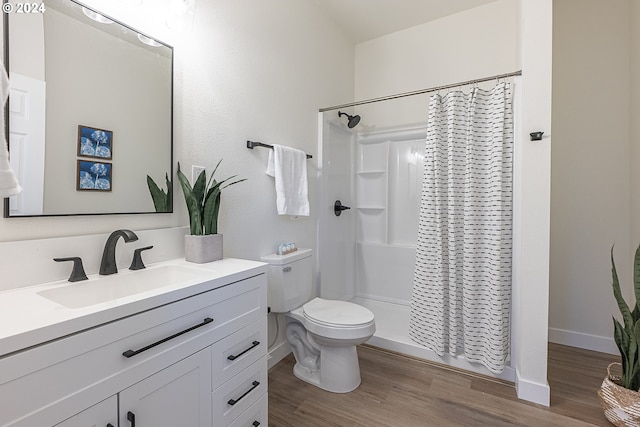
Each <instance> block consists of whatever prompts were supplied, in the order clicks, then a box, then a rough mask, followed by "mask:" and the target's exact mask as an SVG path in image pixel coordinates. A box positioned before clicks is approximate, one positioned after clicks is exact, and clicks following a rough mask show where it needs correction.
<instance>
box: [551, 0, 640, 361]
mask: <svg viewBox="0 0 640 427" xmlns="http://www.w3.org/2000/svg"><path fill="white" fill-rule="evenodd" d="M636 3H637V2H635V1H629V0H614V1H608V2H602V1H599V0H555V1H554V3H553V5H554V11H553V12H554V24H553V31H554V38H553V83H554V84H553V134H554V144H553V146H552V197H551V206H552V214H551V218H552V219H551V260H550V298H549V307H550V313H549V327H550V339H551V340H552V341H555V342H560V343H564V344H569V345H575V346H578V347H584V348H590V349H594V350H599V351H610V352H613V353H617V348H616V346H615V344H614V343H613V340H612V336H613V335H612V332H613V325H612V322H611V316H612V315H618V309H617V305H616V303H615V300H614V298H613V295H612V293H611V286H610V284H611V262H610V250H611V247H612V245H614V244H615V260H616V266H617V270H618V275H619V276H620V280H621V286H622V288H623V292H624V294H625V296H626V297H627V301H632V299H631V298H630V297H631V295H632V283H631V261H632V258H633V250H635V247H636V246H637V244H638V238H639V237H640V236H639V234H638V233H639V232H640V230H639V229H638V225H639V224H640V222H639V221H638V219H636V217H637V216H638V213H640V208H639V206H638V203H639V202H640V197H638V196H637V195H636V194H635V192H632V189H633V188H634V186H632V185H631V183H632V182H634V180H633V178H635V179H638V178H640V176H639V175H638V172H637V169H638V166H639V165H640V160H639V159H638V155H639V153H638V148H637V147H638V139H637V138H638V136H639V135H640V134H639V133H638V129H639V128H638V124H637V123H638V120H637V113H638V110H637V108H638V107H637V106H638V99H640V98H639V97H638V96H637V83H638V81H639V80H638V77H637V74H638V72H637V71H638V68H637V66H638V62H637V61H638V59H637V58H638V57H639V56H638V55H637V54H636V55H635V56H636V59H635V62H634V64H635V67H636V68H635V72H630V55H629V54H630V47H631V45H630V43H631V41H632V40H633V46H634V47H635V49H636V52H637V49H638V41H637V40H638V36H639V33H638V29H637V26H638V24H639V23H640V20H639V19H638V9H639V8H638V5H637V4H636ZM632 4H633V5H634V6H633V10H634V11H635V14H630V7H631V5H632ZM630 16H631V17H635V18H633V19H635V24H632V23H631V19H630ZM634 27H635V28H634ZM631 29H633V32H634V33H633V34H634V36H632V33H631ZM631 76H634V81H635V83H636V85H635V87H636V96H633V97H630V78H631ZM631 100H633V103H634V104H635V106H636V107H635V108H636V110H635V114H634V113H631V114H630V109H629V106H630V102H631ZM632 125H633V126H634V127H633V128H631V130H632V131H633V135H634V136H633V139H632V140H631V141H632V142H633V143H632V144H631V146H630V126H632ZM630 154H631V155H630ZM629 159H631V161H629ZM632 207H633V210H632Z"/></svg>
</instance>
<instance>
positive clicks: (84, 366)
mask: <svg viewBox="0 0 640 427" xmlns="http://www.w3.org/2000/svg"><path fill="white" fill-rule="evenodd" d="M263 280H264V276H263V275H261V276H256V277H253V278H250V279H247V280H243V281H240V282H237V283H233V284H231V285H228V286H224V287H222V288H218V289H214V290H212V291H209V292H205V293H202V294H199V295H195V296H193V297H190V298H186V299H183V300H180V301H177V302H175V303H171V304H167V305H164V306H161V307H158V308H155V309H152V310H149V311H146V312H143V313H139V314H137V315H134V316H131V317H128V318H124V319H121V320H118V321H115V322H112V323H109V324H106V325H103V326H101V327H97V328H94V329H91V330H88V331H84V332H81V333H78V334H75V335H72V336H69V337H66V338H64V339H60V340H58V341H54V342H51V343H48V344H46V345H42V346H39V347H36V348H33V349H31V350H28V351H25V352H21V353H18V354H16V355H14V356H10V357H8V358H5V359H3V360H0V402H2V411H0V426H4V425H5V424H7V425H14V424H13V423H12V422H13V421H14V420H18V419H21V418H24V419H23V420H22V422H21V423H16V424H15V425H16V426H17V425H29V426H33V425H47V424H49V425H50V424H52V421H55V420H57V419H58V417H63V418H61V420H62V419H65V418H67V417H69V416H70V415H72V414H73V413H75V412H77V408H78V407H80V408H82V407H88V406H90V405H92V404H95V403H97V402H99V401H101V400H102V399H104V396H108V395H111V394H114V393H117V392H118V391H119V390H122V389H124V388H126V387H128V386H130V385H131V384H133V383H136V382H138V381H140V380H142V379H144V378H146V377H148V376H150V375H152V374H153V373H155V372H157V371H159V370H161V369H163V368H164V367H166V366H168V365H170V364H172V363H175V362H176V361H177V360H181V359H183V358H185V357H187V356H189V355H190V354H193V353H195V352H197V351H198V350H201V349H203V348H205V347H207V346H210V345H211V344H212V343H214V342H216V341H218V340H220V339H222V338H224V337H226V336H227V335H230V334H231V333H232V332H234V331H235V330H237V329H239V328H243V327H245V326H248V325H251V324H253V323H254V322H256V321H257V320H259V319H263V318H264V316H265V312H266V307H265V303H266V301H265V298H264V292H263V289H261V285H262V284H263ZM205 319H213V321H211V322H208V321H207V322H205ZM156 344H157V345H156ZM128 350H133V351H134V352H138V353H137V354H135V355H133V356H131V357H125V356H124V355H123V353H125V352H127V351H128ZM141 350H142V351H141ZM16 362H20V363H16ZM25 370H29V371H30V372H27V373H25V372H24V371H25ZM20 374H22V376H19V375H20ZM25 396H29V399H25V398H24V397H25ZM63 399H64V401H63V402H61V403H60V404H57V405H55V407H56V410H55V413H54V412H53V411H51V410H50V408H47V407H46V406H47V405H49V404H50V403H51V402H55V401H58V400H63ZM40 410H41V411H40ZM39 411H40V412H41V413H38V412H39ZM32 413H36V414H35V415H30V416H29V417H25V414H32ZM33 417H35V418H33ZM27 418H28V419H27ZM39 420H43V422H46V424H44V423H41V422H40V421H39ZM23 422H24V423H23Z"/></svg>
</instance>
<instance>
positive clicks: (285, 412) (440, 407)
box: [269, 344, 616, 427]
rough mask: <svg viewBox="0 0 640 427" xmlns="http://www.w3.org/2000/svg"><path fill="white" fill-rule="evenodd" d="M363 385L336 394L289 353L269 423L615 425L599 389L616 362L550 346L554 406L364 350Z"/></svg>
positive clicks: (498, 385) (273, 377) (300, 426)
mask: <svg viewBox="0 0 640 427" xmlns="http://www.w3.org/2000/svg"><path fill="white" fill-rule="evenodd" d="M358 353H359V356H360V371H361V375H362V384H361V385H360V387H358V389H356V390H355V391H353V392H351V393H347V394H334V393H329V392H326V391H323V390H320V389H319V388H317V387H314V386H312V385H310V384H307V383H305V382H303V381H300V380H298V379H297V378H295V377H294V376H293V372H292V370H293V365H294V363H295V362H294V359H293V356H292V355H289V356H288V357H286V358H285V359H284V360H282V361H281V362H280V363H278V364H277V365H276V366H274V367H273V368H272V369H271V370H270V371H269V425H270V426H273V427H281V426H282V427H284V426H292V427H313V426H322V427H326V426H349V427H351V426H354V427H355V426H362V427H405V426H407V427H408V426H438V427H441V426H442V427H444V426H465V427H467V426H544V427H547V426H549V427H555V426H557V427H570V426H611V425H612V424H610V423H609V422H608V421H607V420H606V419H605V418H604V415H603V414H602V409H601V407H600V403H599V400H598V396H597V394H596V391H597V390H598V388H599V387H600V384H601V383H602V379H603V378H604V376H605V375H606V366H607V365H608V364H609V363H610V362H612V361H615V359H616V357H615V356H612V355H609V354H603V353H596V352H592V351H588V350H580V349H576V348H572V347H566V346H561V345H557V344H550V345H549V367H548V378H549V384H550V387H551V407H550V408H547V407H543V406H539V405H535V404H532V403H528V402H525V401H521V400H518V399H517V398H516V393H515V389H514V386H513V385H512V384H507V383H504V382H500V381H495V380H491V379H488V378H486V377H479V376H473V375H470V374H468V373H462V372H459V371H454V370H451V369H448V368H446V367H442V366H437V365H434V364H431V363H429V362H424V361H420V360H416V359H413V358H409V357H405V356H402V355H398V354H394V353H389V352H386V351H384V350H380V349H376V348H374V347H368V346H360V347H358Z"/></svg>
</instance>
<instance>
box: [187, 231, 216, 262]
mask: <svg viewBox="0 0 640 427" xmlns="http://www.w3.org/2000/svg"><path fill="white" fill-rule="evenodd" d="M184 259H185V260H186V261H189V262H195V263H197V264H203V263H205V262H211V261H218V260H221V259H222V234H207V235H204V236H192V235H190V234H187V235H185V236H184Z"/></svg>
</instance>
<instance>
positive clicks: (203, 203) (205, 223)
mask: <svg viewBox="0 0 640 427" xmlns="http://www.w3.org/2000/svg"><path fill="white" fill-rule="evenodd" d="M221 162H222V160H220V161H219V162H218V164H217V165H216V167H215V168H214V169H213V172H212V173H211V178H209V182H207V174H206V171H204V170H203V171H202V172H201V173H200V175H199V176H198V178H197V179H196V182H195V183H194V184H193V187H191V184H190V183H189V180H188V179H187V177H186V176H185V175H184V174H183V173H182V171H180V163H179V162H178V180H179V181H180V186H181V187H182V192H183V193H184V200H185V202H186V204H187V210H188V211H189V220H190V226H191V234H192V235H205V234H217V233H218V212H219V211H220V196H221V195H222V189H223V188H227V187H228V186H230V185H233V184H237V183H239V182H242V181H246V179H239V180H237V181H233V182H228V181H229V180H231V179H233V178H235V177H236V176H237V175H233V176H230V177H229V178H226V179H223V180H222V181H220V182H218V181H216V180H215V179H213V175H214V174H215V173H216V171H217V170H218V166H220V163H221ZM223 184H224V185H223Z"/></svg>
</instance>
